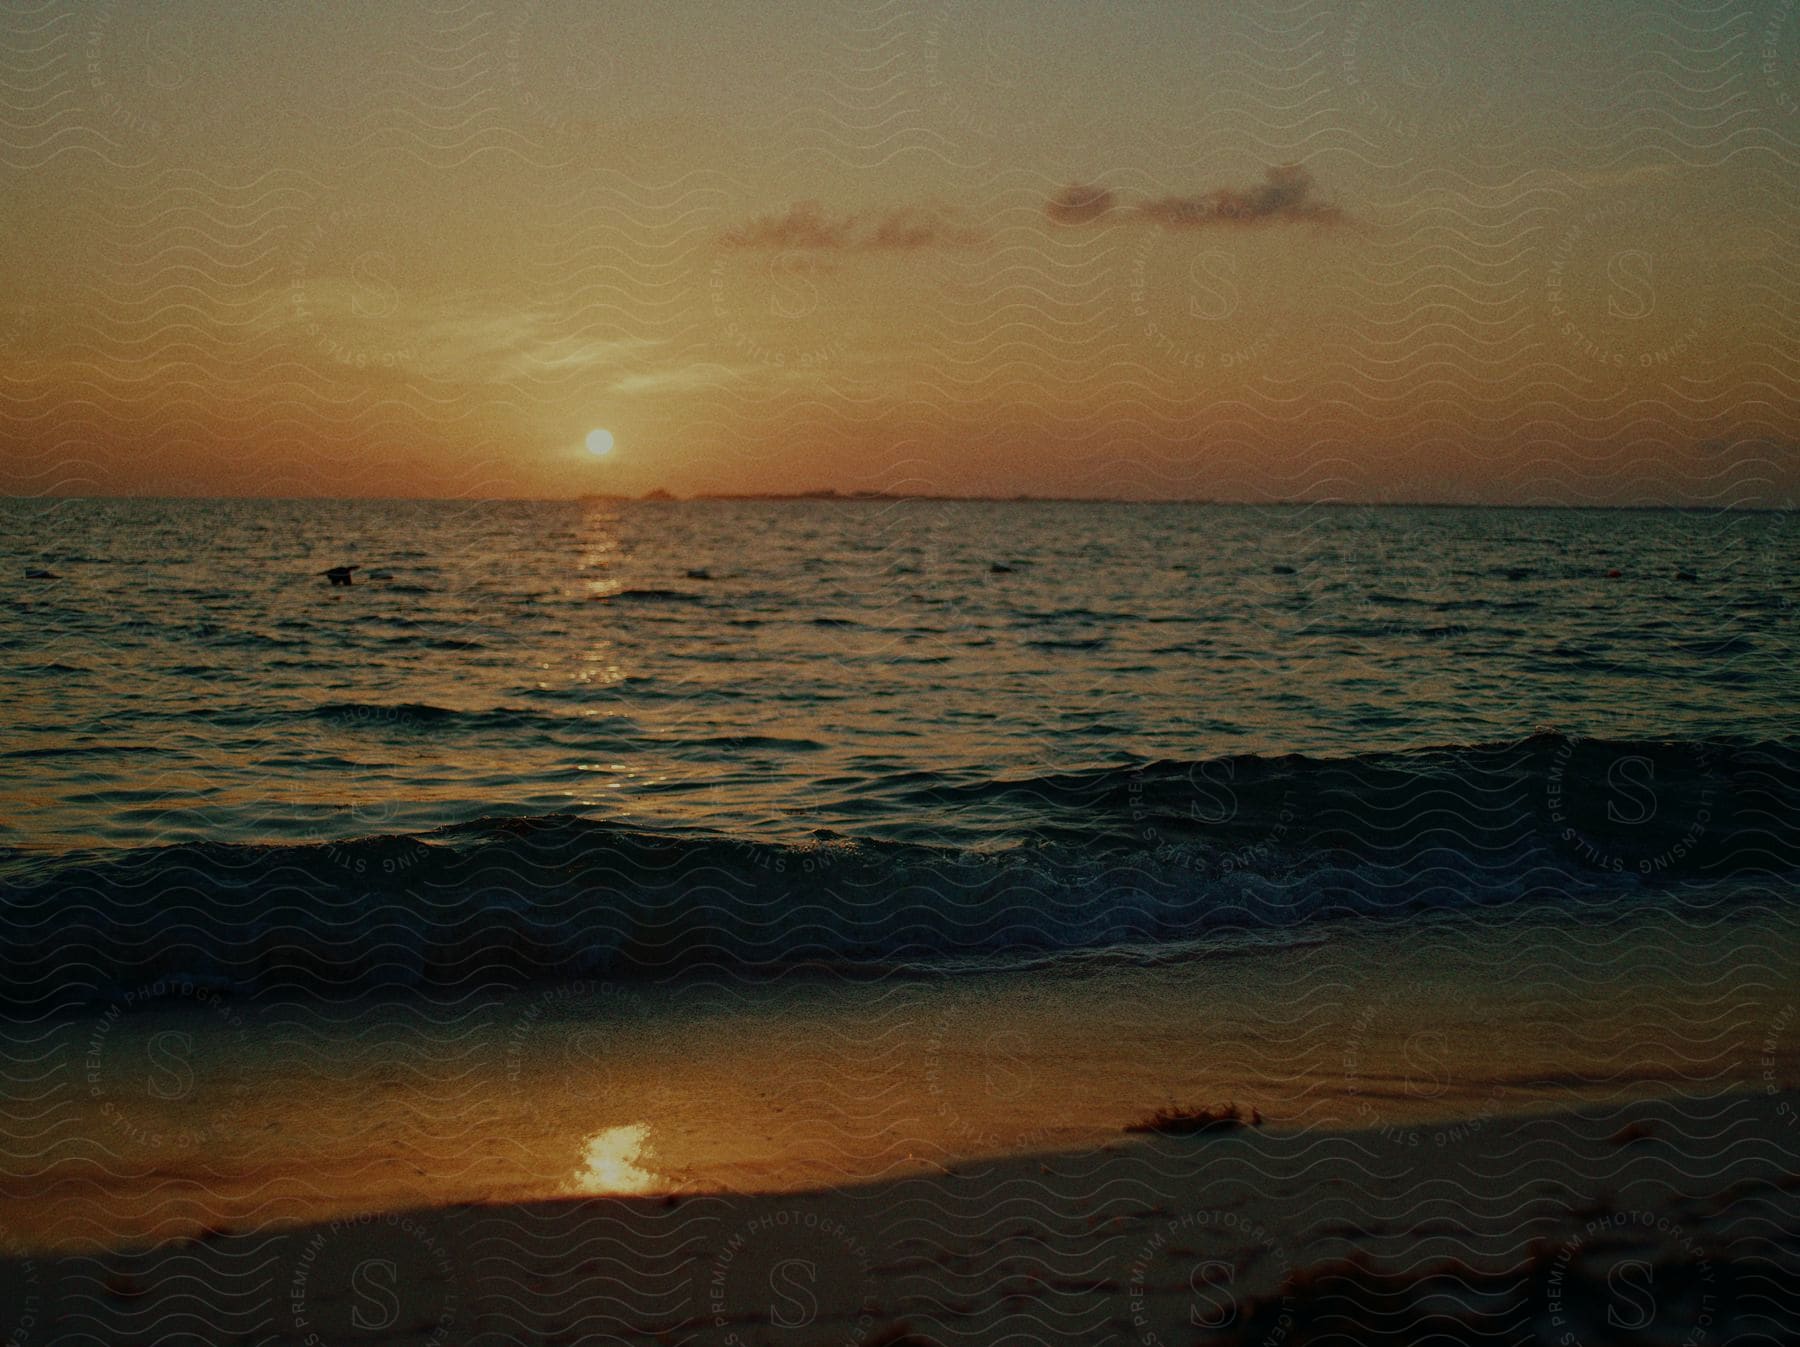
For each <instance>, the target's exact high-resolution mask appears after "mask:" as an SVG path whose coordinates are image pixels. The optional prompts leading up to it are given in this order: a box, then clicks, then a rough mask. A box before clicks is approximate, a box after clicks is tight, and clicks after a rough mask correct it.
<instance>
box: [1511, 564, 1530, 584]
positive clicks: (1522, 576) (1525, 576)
mask: <svg viewBox="0 0 1800 1347" xmlns="http://www.w3.org/2000/svg"><path fill="white" fill-rule="evenodd" d="M1533 574H1534V572H1533V571H1532V569H1531V567H1529V566H1508V567H1507V568H1506V578H1507V579H1508V580H1514V581H1518V580H1529V579H1530V578H1531V577H1532V575H1533Z"/></svg>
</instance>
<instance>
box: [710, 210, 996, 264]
mask: <svg viewBox="0 0 1800 1347" xmlns="http://www.w3.org/2000/svg"><path fill="white" fill-rule="evenodd" d="M984 241H985V239H984V236H983V235H982V234H981V233H980V231H978V230H976V229H973V228H971V227H970V226H968V225H966V224H964V223H963V222H962V220H961V218H960V217H959V216H958V215H957V213H956V212H954V211H950V210H946V209H944V208H942V207H939V206H895V207H891V208H889V209H887V210H882V211H863V212H860V213H852V214H849V215H839V216H831V215H828V214H826V213H825V210H824V208H823V207H822V206H820V204H819V203H818V202H816V201H797V202H795V203H794V204H793V205H792V206H790V207H788V209H787V210H786V211H785V212H784V213H781V214H776V215H759V216H758V217H757V218H756V219H754V220H751V221H750V222H749V223H748V224H742V225H738V226H736V227H735V228H732V229H728V230H726V231H725V233H724V234H722V235H721V236H720V237H719V243H720V244H721V246H723V247H726V248H745V249H758V250H763V251H770V252H791V251H800V252H846V253H848V252H857V253H880V252H890V253H903V252H923V251H925V250H926V249H931V248H972V247H975V246H976V245H978V244H980V243H982V242H984Z"/></svg>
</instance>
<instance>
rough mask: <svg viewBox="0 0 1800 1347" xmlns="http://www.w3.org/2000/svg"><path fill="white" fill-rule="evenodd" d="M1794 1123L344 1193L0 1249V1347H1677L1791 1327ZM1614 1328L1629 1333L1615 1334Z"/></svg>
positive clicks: (1605, 1122)
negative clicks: (828, 1181) (1116, 1345)
mask: <svg viewBox="0 0 1800 1347" xmlns="http://www.w3.org/2000/svg"><path fill="white" fill-rule="evenodd" d="M1797 1135H1800V1092H1796V1091H1793V1090H1776V1089H1773V1088H1762V1089H1757V1088H1751V1089H1746V1090H1738V1091H1734V1092H1730V1093H1726V1094H1721V1095H1717V1096H1713V1097H1692V1096H1689V1097H1685V1098H1679V1099H1661V1100H1656V1101H1639V1102H1630V1103H1622V1104H1617V1105H1608V1106H1601V1107H1590V1108H1582V1109H1576V1110H1571V1111H1560V1112H1549V1113H1534V1114H1526V1115H1518V1116H1507V1117H1501V1118H1495V1119H1490V1120H1487V1121H1485V1122H1483V1123H1481V1124H1480V1125H1477V1126H1474V1127H1471V1128H1468V1129H1461V1130H1456V1131H1454V1133H1453V1134H1450V1135H1449V1139H1448V1140H1447V1141H1445V1142H1444V1143H1443V1144H1441V1145H1438V1146H1434V1147H1430V1148H1424V1149H1423V1150H1421V1149H1420V1148H1418V1147H1416V1146H1408V1145H1405V1144H1403V1143H1401V1142H1399V1141H1397V1140H1396V1139H1395V1138H1394V1137H1392V1136H1386V1135H1383V1134H1382V1133H1381V1132H1378V1131H1372V1130H1368V1129H1363V1130H1345V1131H1336V1132H1319V1131H1294V1132H1283V1131H1279V1130H1257V1131H1249V1130H1246V1131H1240V1132H1234V1133H1229V1134H1216V1135H1202V1136H1194V1137H1185V1138H1184V1137H1152V1138H1140V1137H1130V1138H1126V1137H1121V1138H1119V1139H1117V1140H1115V1141H1111V1142H1108V1143H1106V1144H1104V1145H1101V1146H1099V1147H1095V1148H1090V1149H1084V1150H1078V1151H1067V1152H1053V1153H1045V1154H1039V1155H1020V1156H1014V1157H1010V1158H1007V1159H1003V1160H996V1161H992V1162H987V1163H978V1164H970V1165H957V1166H951V1167H950V1168H949V1170H948V1171H947V1172H944V1173H934V1174H919V1175H913V1176H908V1177H903V1178H891V1179H884V1180H877V1181H874V1182H868V1183H862V1184H858V1185H854V1186H849V1187H842V1188H835V1189H819V1190H813V1191H806V1192H790V1193H709V1194H694V1195H688V1196H680V1195H669V1196H661V1197H593V1198H567V1199H560V1200H556V1201H548V1202H534V1203H525V1204H494V1205H489V1204H478V1203H463V1204H457V1205H452V1206H446V1207H439V1208H427V1209H409V1210H397V1211H387V1212H378V1213H367V1214H364V1215H362V1216H358V1217H350V1218H346V1219H342V1220H336V1221H329V1222H321V1223H317V1224H312V1225H303V1226H299V1227H294V1228H290V1229H286V1230H283V1231H279V1232H268V1231H265V1232H261V1233H255V1234H230V1233H216V1234H211V1235H206V1236H202V1237H199V1238H193V1239H182V1240H175V1241H171V1242H167V1243H163V1244H160V1245H157V1246H155V1247H153V1248H149V1249H143V1250H135V1251H121V1252H111V1253H103V1254H73V1255H68V1254H65V1255H46V1256H38V1257H33V1258H23V1259H20V1258H13V1259H8V1260H5V1261H3V1262H0V1292H3V1291H4V1289H5V1288H9V1287H10V1288H11V1289H12V1290H13V1291H14V1292H15V1293H22V1294H14V1295H12V1296H7V1295H5V1294H0V1302H5V1301H10V1302H11V1303H12V1304H13V1305H14V1306H15V1307H23V1312H24V1313H25V1314H27V1315H28V1316H29V1317H30V1318H31V1319H32V1320H33V1326H32V1327H24V1326H22V1325H21V1323H20V1321H19V1312H20V1311H19V1309H18V1308H15V1311H14V1314H13V1318H12V1319H10V1320H7V1319H4V1318H0V1334H4V1333H6V1332H8V1331H10V1332H11V1334H12V1336H11V1337H10V1338H0V1340H6V1341H9V1342H11V1341H17V1342H19V1343H21V1344H24V1343H27V1342H31V1341H48V1340H53V1339H55V1338H56V1337H57V1336H59V1334H61V1333H65V1332H69V1331H78V1332H79V1333H80V1334H81V1335H82V1336H83V1339H84V1340H90V1341H95V1342H113V1341H120V1342H122V1341H127V1340H147V1339H153V1338H159V1337H161V1336H163V1335H165V1334H177V1333H183V1332H186V1333H194V1334H197V1335H198V1336H199V1337H200V1338H201V1339H203V1340H208V1341H215V1342H217V1341H225V1340H232V1339H234V1338H236V1337H238V1336H239V1335H248V1336H254V1339H255V1340H256V1341H259V1342H280V1343H287V1342H298V1343H310V1342H341V1341H359V1342H371V1343H373V1342H388V1343H433V1344H447V1343H455V1342H466V1341H500V1340H520V1339H523V1340H532V1341H535V1340H544V1341H552V1342H557V1341H563V1342H573V1341H577V1340H579V1339H580V1338H581V1337H582V1336H584V1335H591V1334H612V1335H614V1337H615V1338H617V1339H618V1340H622V1341H626V1342H632V1343H638V1342H642V1343H652V1342H669V1341H681V1342H691V1343H715V1342H716V1343H750V1342H788V1341H792V1342H814V1343H821V1344H823V1343H840V1342H841V1343H857V1344H869V1345H871V1347H872V1345H873V1344H875V1343H884V1344H888V1345H889V1347H897V1344H901V1343H904V1342H938V1343H947V1342H952V1341H997V1340H999V1339H1000V1338H1001V1337H1003V1336H1005V1335H1007V1334H1009V1333H1011V1334H1017V1333H1021V1332H1025V1333H1028V1334H1031V1335H1033V1337H1034V1340H1037V1341H1053V1342H1063V1341H1068V1342H1077V1341H1099V1340H1108V1341H1115V1342H1124V1343H1143V1344H1146V1345H1149V1344H1164V1343H1174V1342H1186V1341H1193V1340H1197V1341H1201V1342H1216V1343H1233V1344H1252V1343H1265V1344H1268V1345H1269V1347H1275V1344H1278V1343H1285V1344H1294V1343H1303V1342H1311V1341H1322V1340H1328V1339H1330V1336H1331V1333H1332V1331H1334V1330H1332V1328H1331V1324H1332V1320H1333V1318H1334V1317H1335V1316H1337V1315H1338V1314H1339V1313H1340V1312H1349V1311H1348V1310H1347V1309H1346V1307H1347V1306H1353V1305H1355V1304H1358V1303H1360V1304H1361V1305H1362V1306H1363V1313H1365V1314H1366V1313H1367V1312H1368V1310H1369V1307H1370V1304H1371V1303H1372V1302H1371V1300H1370V1299H1369V1298H1370V1297H1379V1298H1380V1303H1381V1304H1382V1305H1383V1306H1384V1307H1385V1308H1384V1312H1383V1316H1382V1319H1381V1322H1382V1324H1383V1327H1384V1329H1385V1330H1386V1331H1389V1332H1391V1333H1392V1334H1393V1337H1394V1340H1395V1341H1412V1340H1421V1339H1420V1338H1419V1336H1418V1335H1419V1334H1422V1333H1427V1332H1429V1333H1431V1334H1434V1335H1436V1336H1435V1337H1434V1340H1437V1341H1443V1342H1450V1343H1460V1342H1465V1341H1467V1342H1474V1341H1480V1340H1484V1339H1485V1340H1490V1341H1491V1340H1496V1339H1495V1335H1496V1334H1501V1335H1502V1336H1501V1337H1500V1338H1499V1339H1498V1340H1506V1341H1512V1340H1520V1341H1533V1342H1536V1341H1568V1342H1595V1343H1602V1342H1619V1341H1640V1340H1641V1341H1656V1342H1683V1341H1687V1342H1694V1343H1702V1342H1708V1341H1715V1340H1728V1338H1729V1335H1730V1333H1732V1332H1741V1331H1744V1330H1745V1329H1746V1327H1747V1326H1754V1327H1759V1328H1760V1329H1761V1331H1764V1332H1771V1333H1774V1332H1782V1331H1786V1332H1792V1331H1794V1330H1796V1329H1800V1281H1796V1280H1794V1279H1793V1278H1792V1275H1791V1274H1792V1270H1793V1268H1794V1266H1795V1264H1796V1261H1797V1260H1800V1254H1797V1253H1796V1251H1795V1249H1794V1246H1793V1244H1792V1242H1791V1239H1787V1238H1785V1237H1784V1236H1783V1235H1782V1234H1781V1232H1782V1231H1783V1230H1787V1231H1790V1232H1791V1231H1792V1230H1793V1229H1795V1228H1800V1179H1797V1178H1796V1177H1795V1175H1794V1174H1793V1172H1792V1166H1791V1155H1792V1148H1793V1146H1794V1143H1795V1138H1796V1136H1797ZM1784 1239H1785V1242H1784ZM1784 1269H1785V1270H1786V1274H1787V1280H1786V1281H1785V1282H1784V1281H1783V1279H1782V1278H1783V1270H1784ZM1334 1307H1335V1308H1334ZM1609 1313H1610V1314H1611V1316H1612V1317H1611V1318H1610V1319H1609V1318H1608V1314H1609ZM1632 1316H1636V1317H1635V1318H1633V1317H1632ZM1646 1316H1647V1317H1646ZM1640 1319H1641V1320H1642V1322H1641V1324H1640V1327H1641V1328H1643V1330H1644V1331H1645V1332H1647V1333H1651V1336H1646V1337H1639V1336H1634V1335H1633V1334H1632V1333H1621V1332H1619V1331H1617V1330H1618V1329H1619V1326H1620V1325H1621V1324H1626V1323H1636V1322H1638V1321H1639V1320H1640ZM1364 1322H1365V1324H1369V1325H1372V1323H1373V1321H1369V1320H1365V1321H1364ZM1609 1323H1610V1324H1611V1325H1612V1329H1610V1330H1609V1329H1608V1328H1607V1325H1608V1324H1609ZM51 1324H56V1325H59V1326H60V1327H58V1328H56V1329H54V1330H51V1329H48V1328H47V1327H46V1326H47V1325H51ZM1528 1326H1535V1331H1537V1332H1538V1333H1539V1334H1540V1336H1538V1337H1529V1336H1519V1331H1520V1330H1521V1329H1524V1328H1526V1327H1528ZM1342 1327H1343V1321H1342V1319H1341V1318H1339V1319H1338V1328H1337V1330H1335V1331H1338V1332H1340V1333H1341V1331H1342ZM252 1328H254V1329H255V1333H254V1334H253V1335H251V1334H249V1332H248V1331H249V1330H250V1329H252ZM1196 1329H1199V1330H1200V1332H1199V1336H1198V1337H1196V1336H1195V1330H1196ZM1652 1330H1654V1332H1652ZM1507 1333H1511V1334H1513V1335H1514V1336H1512V1337H1508V1336H1505V1334H1507ZM533 1335H537V1336H533ZM1409 1335H1410V1336H1409ZM1339 1340H1341V1338H1340V1339H1339ZM1359 1340H1367V1339H1366V1338H1365V1339H1359ZM1384 1340H1385V1339H1384Z"/></svg>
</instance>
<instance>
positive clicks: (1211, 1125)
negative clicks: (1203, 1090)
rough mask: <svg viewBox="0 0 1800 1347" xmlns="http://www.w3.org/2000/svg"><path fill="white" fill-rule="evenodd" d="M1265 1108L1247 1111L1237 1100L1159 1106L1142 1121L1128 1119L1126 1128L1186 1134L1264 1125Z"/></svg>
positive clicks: (1170, 1135) (1177, 1135)
mask: <svg viewBox="0 0 1800 1347" xmlns="http://www.w3.org/2000/svg"><path fill="white" fill-rule="evenodd" d="M1262 1120H1263V1116H1262V1110H1260V1109H1254V1108H1253V1109H1251V1110H1250V1111H1249V1112H1248V1113H1246V1112H1244V1110H1243V1109H1241V1108H1239V1107H1238V1106H1237V1105H1236V1104H1220V1105H1219V1106H1218V1107H1217V1108H1205V1107H1201V1108H1176V1107H1175V1106H1174V1105H1173V1104H1171V1105H1170V1106H1169V1107H1168V1108H1159V1109H1157V1110H1156V1112H1154V1113H1152V1114H1151V1115H1150V1116H1149V1117H1148V1118H1145V1119H1143V1120H1142V1121H1140V1122H1134V1123H1128V1124H1127V1125H1126V1127H1125V1130H1126V1131H1127V1132H1151V1133H1154V1134H1156V1135H1157V1136H1165V1137H1185V1136H1193V1135H1195V1134H1196V1133H1199V1132H1235V1131H1238V1130H1239V1129H1240V1128H1244V1127H1261V1126H1262Z"/></svg>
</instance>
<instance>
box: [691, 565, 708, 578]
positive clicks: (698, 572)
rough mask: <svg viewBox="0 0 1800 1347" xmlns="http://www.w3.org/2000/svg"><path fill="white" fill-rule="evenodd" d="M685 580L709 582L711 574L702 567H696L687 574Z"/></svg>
mask: <svg viewBox="0 0 1800 1347" xmlns="http://www.w3.org/2000/svg"><path fill="white" fill-rule="evenodd" d="M687 578H688V579H690V580H710V579H712V572H711V571H709V570H707V569H706V567H704V566H696V567H694V568H693V569H692V570H690V571H689V572H688V573H687Z"/></svg>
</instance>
